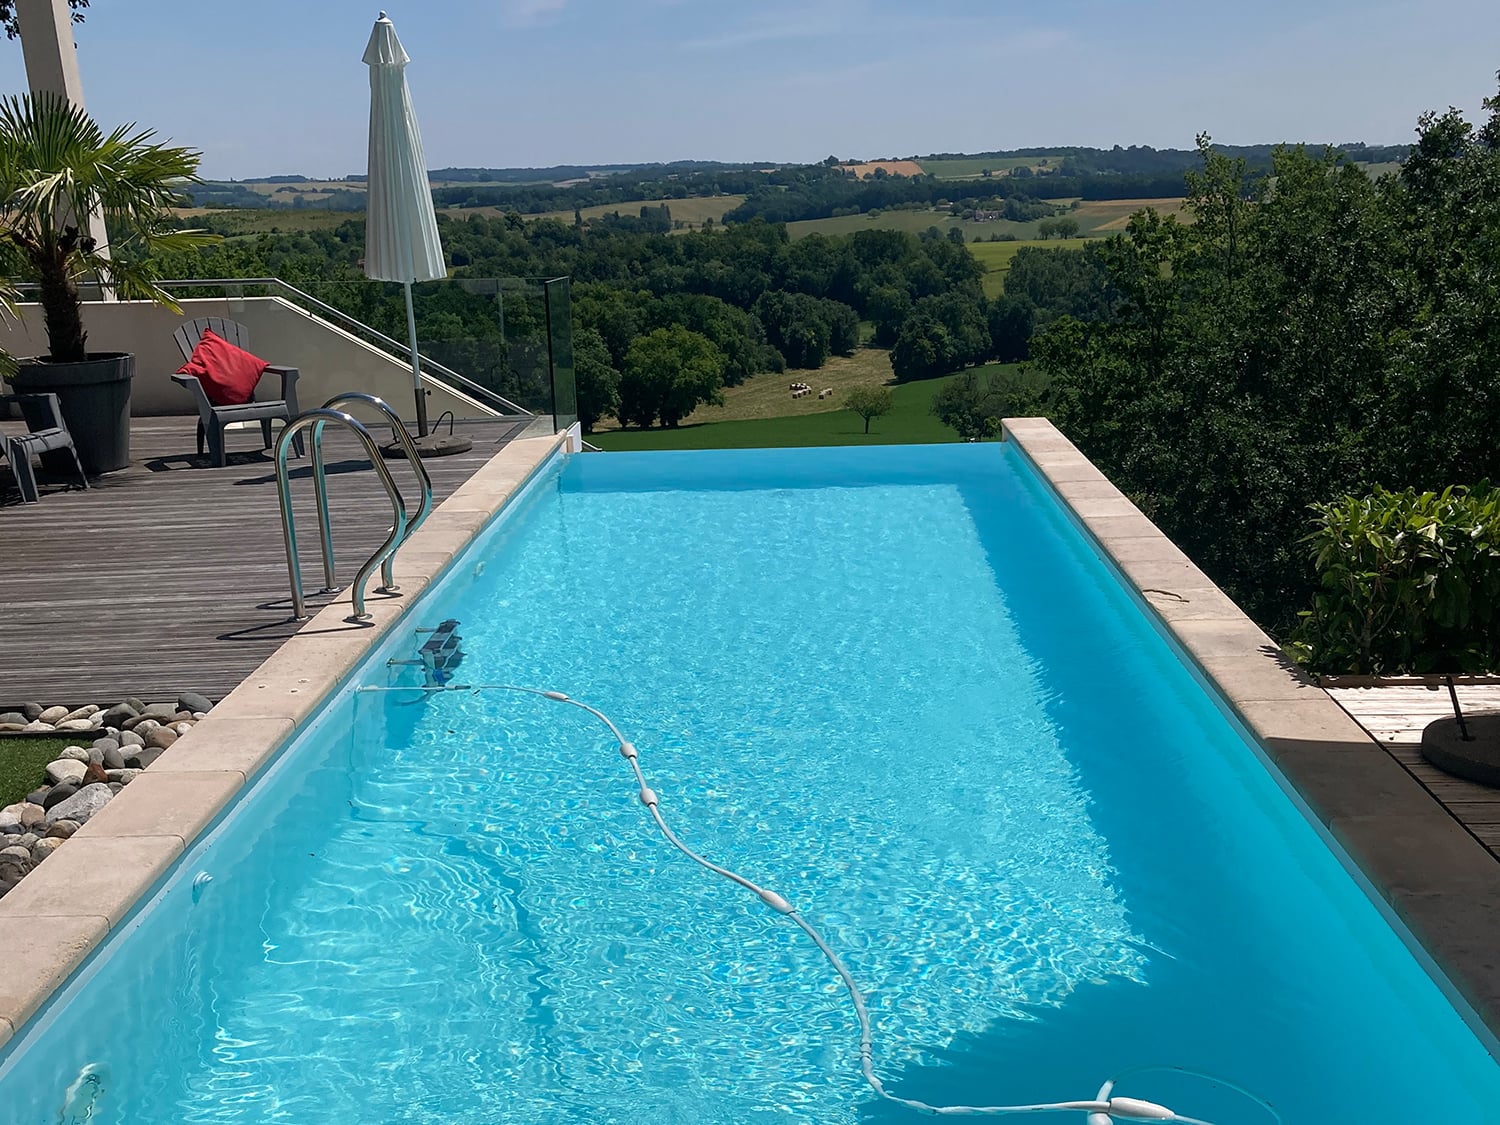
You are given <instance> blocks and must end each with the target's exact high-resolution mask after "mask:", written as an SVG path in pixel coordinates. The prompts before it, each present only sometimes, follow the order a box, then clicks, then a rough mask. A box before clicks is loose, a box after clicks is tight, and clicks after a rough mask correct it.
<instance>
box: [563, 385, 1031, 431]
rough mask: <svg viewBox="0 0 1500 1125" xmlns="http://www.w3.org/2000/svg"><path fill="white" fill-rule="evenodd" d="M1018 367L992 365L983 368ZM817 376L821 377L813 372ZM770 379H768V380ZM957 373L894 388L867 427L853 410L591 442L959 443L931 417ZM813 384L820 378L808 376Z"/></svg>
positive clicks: (715, 423)
mask: <svg viewBox="0 0 1500 1125" xmlns="http://www.w3.org/2000/svg"><path fill="white" fill-rule="evenodd" d="M1013 366H1014V365H1002V364H987V365H986V366H985V367H984V368H982V369H981V370H985V371H990V370H1001V369H1002V368H1005V369H1009V368H1012V367H1013ZM814 374H816V373H814ZM763 377H768V376H763ZM957 377H958V376H957V375H945V376H943V377H942V378H940V379H924V380H922V381H921V382H917V383H905V384H902V385H900V386H896V387H893V388H892V390H893V391H894V392H895V398H896V408H895V410H893V411H892V412H891V413H889V414H887V415H886V416H885V417H884V418H876V419H874V420H873V421H872V422H871V423H870V433H869V435H868V436H866V435H865V432H864V431H865V423H864V420H863V419H862V418H860V417H859V415H857V414H854V413H852V412H851V411H848V410H831V411H825V412H823V413H821V414H803V415H798V416H795V417H782V418H757V419H753V420H746V421H738V422H707V423H704V424H703V425H696V426H680V427H678V428H677V429H675V430H613V431H610V432H608V433H597V434H594V435H592V436H591V437H590V438H589V441H591V442H593V443H594V444H595V445H597V446H599V447H600V448H601V449H612V450H630V449H768V448H785V447H791V446H804V445H917V444H923V443H928V442H947V441H957V440H958V434H956V433H955V432H954V431H952V430H950V429H949V428H948V427H947V426H945V425H943V424H942V423H941V422H939V421H938V420H937V419H936V418H934V417H933V416H932V399H933V396H934V395H936V394H937V393H938V391H940V390H941V389H942V388H943V387H944V386H945V385H946V384H947V383H949V382H951V381H952V380H954V379H956V378H957ZM808 381H809V382H814V383H815V382H816V379H814V378H811V377H810V378H809V380H808Z"/></svg>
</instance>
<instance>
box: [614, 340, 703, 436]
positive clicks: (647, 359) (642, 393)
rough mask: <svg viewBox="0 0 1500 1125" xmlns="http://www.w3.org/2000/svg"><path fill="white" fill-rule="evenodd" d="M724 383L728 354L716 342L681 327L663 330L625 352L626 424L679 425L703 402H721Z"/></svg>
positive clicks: (622, 416) (623, 421)
mask: <svg viewBox="0 0 1500 1125" xmlns="http://www.w3.org/2000/svg"><path fill="white" fill-rule="evenodd" d="M723 385H724V353H723V352H721V351H720V350H719V349H718V348H716V347H714V344H713V341H712V340H710V339H708V338H707V337H706V336H702V335H699V334H698V333H697V332H693V331H690V330H689V329H686V328H683V327H682V326H681V325H674V326H673V327H671V328H657V329H655V330H654V331H652V332H651V333H649V334H648V335H645V336H637V337H636V338H635V340H634V342H633V343H631V345H630V350H629V351H628V352H626V353H625V369H624V371H622V372H621V373H620V405H619V410H618V416H619V419H620V424H621V425H624V426H639V427H646V426H650V425H653V424H654V423H655V422H656V421H657V419H660V420H661V424H662V425H663V426H676V425H677V423H679V422H681V421H682V420H683V419H684V418H686V417H687V416H688V415H689V414H691V413H692V412H693V410H694V408H696V407H697V406H698V405H699V404H700V403H704V402H721V401H722V396H721V395H720V393H719V390H720V388H721V387H723Z"/></svg>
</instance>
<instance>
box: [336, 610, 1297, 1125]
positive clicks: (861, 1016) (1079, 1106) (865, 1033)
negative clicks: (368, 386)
mask: <svg viewBox="0 0 1500 1125" xmlns="http://www.w3.org/2000/svg"><path fill="white" fill-rule="evenodd" d="M445 624H446V622H445ZM358 690H360V691H395V692H399V691H413V690H416V691H425V692H440V691H461V692H470V693H474V694H478V693H479V692H485V691H506V692H515V693H517V694H521V695H534V696H540V697H541V698H543V699H549V700H551V701H552V702H554V703H562V704H565V705H567V706H569V707H576V708H578V709H579V710H581V711H586V712H587V713H588V714H590V715H592V716H593V717H594V718H595V719H597V720H598V721H599V722H601V723H603V724H604V725H605V726H606V727H608V728H609V732H610V734H611V735H613V736H614V739H615V741H616V743H617V744H618V745H619V750H620V756H621V757H622V758H624V759H625V761H626V762H627V763H628V764H629V766H630V770H631V773H632V774H633V775H634V777H635V782H636V785H637V787H638V793H637V796H638V798H639V799H640V802H641V804H642V805H643V806H645V808H646V811H647V812H648V813H649V814H650V816H651V819H652V820H653V821H654V822H655V823H656V828H657V831H658V832H660V833H661V835H662V837H663V838H664V839H665V840H666V841H667V843H669V844H671V845H672V846H673V847H674V848H676V849H677V850H678V851H679V852H681V853H682V854H683V855H685V856H686V857H687V858H688V859H690V860H692V861H693V862H694V863H696V864H697V865H698V866H699V867H702V868H704V869H705V870H707V871H711V872H713V873H714V874H715V875H718V876H720V877H721V878H724V879H727V880H729V881H730V882H731V883H734V884H736V885H737V886H740V887H743V888H744V889H745V890H747V891H749V892H750V893H751V894H753V895H754V896H755V897H756V898H758V899H760V900H761V902H763V903H765V904H766V905H767V906H769V907H770V908H771V909H772V910H774V911H775V912H776V913H777V914H780V915H781V916H782V917H784V918H786V919H787V920H788V921H789V922H791V923H792V924H793V925H795V926H796V927H797V928H798V929H800V930H801V931H802V932H803V933H805V934H806V935H807V936H808V938H809V940H811V941H812V943H813V945H815V946H817V948H818V951H819V952H820V953H822V954H823V956H824V958H825V959H826V960H827V961H828V964H829V966H830V967H831V968H832V969H833V971H834V972H835V973H836V974H837V975H838V978H839V980H840V981H842V982H843V985H844V989H845V990H846V991H847V992H848V994H849V1000H850V1002H851V1004H852V1005H853V1008H854V1016H855V1019H856V1020H857V1021H858V1023H859V1066H860V1070H861V1072H862V1073H863V1074H864V1079H865V1082H866V1083H867V1084H868V1085H869V1087H870V1089H871V1090H873V1091H874V1092H875V1094H876V1095H877V1096H878V1097H880V1098H882V1099H884V1100H885V1101H888V1102H894V1103H895V1104H896V1105H902V1106H906V1107H907V1108H908V1109H913V1110H916V1111H917V1112H918V1113H924V1114H932V1115H938V1116H953V1117H964V1116H967V1117H976V1116H987V1117H999V1116H1004V1115H1008V1114H1022V1113H1074V1114H1078V1113H1082V1114H1084V1115H1085V1125H1118V1123H1122V1122H1134V1121H1168V1122H1177V1123H1178V1125H1214V1123H1213V1122H1210V1121H1205V1120H1203V1119H1202V1118H1199V1117H1189V1116H1188V1115H1186V1114H1183V1113H1178V1112H1177V1111H1176V1110H1173V1109H1169V1108H1168V1107H1167V1106H1164V1105H1159V1104H1157V1103H1156V1102H1152V1101H1146V1100H1144V1099H1142V1098H1132V1097H1125V1096H1122V1095H1118V1094H1115V1093H1114V1090H1115V1087H1116V1086H1117V1085H1118V1084H1119V1082H1120V1081H1121V1080H1122V1079H1123V1078H1125V1077H1127V1076H1131V1075H1140V1074H1147V1073H1152V1072H1161V1073H1174V1074H1180V1075H1191V1076H1193V1077H1196V1078H1201V1079H1203V1080H1204V1081H1206V1082H1209V1083H1211V1084H1213V1085H1216V1086H1220V1087H1223V1088H1224V1089H1227V1090H1231V1091H1233V1092H1234V1093H1236V1094H1239V1095H1240V1096H1241V1097H1243V1098H1245V1099H1246V1100H1247V1101H1249V1102H1252V1103H1253V1104H1255V1105H1257V1106H1259V1107H1260V1108H1261V1109H1263V1110H1264V1111H1265V1112H1266V1113H1267V1114H1268V1115H1269V1117H1270V1119H1271V1120H1272V1121H1275V1122H1276V1123H1277V1125H1285V1122H1284V1121H1283V1119H1282V1116H1281V1114H1280V1113H1279V1112H1277V1110H1276V1109H1275V1107H1273V1106H1272V1105H1271V1103H1270V1102H1268V1101H1266V1100H1265V1099H1264V1098H1261V1097H1258V1096H1257V1095H1255V1094H1252V1093H1250V1091H1248V1090H1245V1089H1243V1088H1242V1087H1240V1086H1238V1085H1236V1084H1235V1083H1233V1082H1230V1081H1228V1080H1226V1079H1224V1078H1220V1077H1218V1076H1216V1075H1212V1074H1204V1073H1203V1072H1201V1071H1196V1070H1190V1069H1188V1068H1186V1067H1176V1066H1138V1067H1131V1068H1130V1069H1128V1070H1124V1071H1121V1072H1119V1073H1117V1074H1115V1075H1113V1076H1111V1077H1110V1078H1108V1079H1106V1080H1105V1081H1104V1083H1103V1084H1102V1085H1101V1086H1100V1087H1099V1090H1098V1092H1097V1093H1096V1094H1095V1095H1094V1096H1093V1097H1092V1098H1084V1099H1079V1100H1077V1101H1059V1102H1036V1103H1032V1104H1027V1105H989V1106H973V1105H943V1106H940V1105H930V1104H928V1103H927V1102H922V1101H917V1100H915V1099H913V1098H903V1097H899V1096H897V1095H896V1094H892V1093H891V1092H890V1091H889V1090H887V1089H886V1088H885V1084H884V1083H883V1082H881V1080H880V1076H879V1075H878V1074H876V1073H875V1057H874V1055H875V1049H874V1033H873V1031H872V1029H871V1021H870V1012H869V1008H868V1007H867V1005H866V1003H865V996H864V993H863V992H862V991H860V987H859V984H858V982H856V981H855V979H854V976H853V974H852V973H850V972H849V968H848V966H846V965H845V964H844V961H843V958H841V957H840V956H839V955H838V953H837V952H835V951H834V949H833V947H832V946H830V945H829V944H828V942H827V941H826V940H824V938H823V935H822V934H821V933H819V932H818V930H817V929H816V928H815V927H814V926H813V925H812V923H810V922H809V921H808V920H807V919H806V918H804V917H803V916H802V914H801V913H800V912H799V911H798V910H797V908H796V907H795V906H793V905H792V904H791V903H790V902H788V901H787V900H786V899H785V898H784V897H783V896H781V895H780V894H778V893H777V892H776V891H774V890H772V889H770V888H768V887H762V886H758V885H757V884H755V883H753V882H751V881H750V880H749V879H747V878H745V877H744V876H743V875H740V874H738V873H737V872H734V871H731V870H729V869H728V868H726V867H720V866H719V865H718V864H716V863H714V862H712V861H711V860H708V859H705V858H704V857H703V856H701V855H699V854H698V853H697V852H695V851H693V849H692V848H690V847H688V846H687V845H686V844H684V843H683V842H682V840H681V839H679V838H678V836H677V834H676V833H675V832H673V831H672V829H671V827H670V826H669V825H668V824H667V822H666V819H665V818H664V817H663V816H662V812H661V798H660V796H658V794H657V792H656V790H654V789H652V788H651V786H650V785H649V784H647V782H646V775H645V773H644V772H643V771H642V769H641V761H640V751H639V750H637V749H636V747H635V744H634V743H632V742H631V741H630V740H629V739H628V738H626V737H625V735H624V734H623V733H622V732H621V731H620V728H619V727H617V726H616V725H615V724H614V721H613V720H611V719H610V717H609V716H608V715H606V714H604V712H603V711H600V710H599V709H598V708H596V707H591V706H590V705H589V704H587V703H584V702H582V701H581V700H577V699H573V698H572V697H571V696H568V695H565V694H564V693H562V692H560V691H545V690H543V689H541V688H532V687H521V686H518V685H515V684H432V683H431V682H430V681H429V683H428V685H427V686H426V687H417V688H411V687H365V688H360V689H358Z"/></svg>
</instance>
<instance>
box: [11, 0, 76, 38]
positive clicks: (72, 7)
mask: <svg viewBox="0 0 1500 1125" xmlns="http://www.w3.org/2000/svg"><path fill="white" fill-rule="evenodd" d="M88 6H89V0H68V10H69V12H70V14H71V16H72V19H73V22H74V23H82V22H83V13H82V12H81V11H79V9H80V8H87V7H88ZM0 24H3V25H4V27H5V37H6V38H7V39H18V38H20V35H21V26H20V24H18V23H17V22H16V5H15V0H0Z"/></svg>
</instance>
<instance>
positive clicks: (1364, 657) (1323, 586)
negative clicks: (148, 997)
mask: <svg viewBox="0 0 1500 1125" xmlns="http://www.w3.org/2000/svg"><path fill="white" fill-rule="evenodd" d="M1316 510H1317V526H1316V529H1315V530H1314V532H1313V533H1312V534H1311V535H1310V536H1308V537H1307V540H1308V542H1309V543H1310V544H1311V545H1312V548H1313V553H1314V565H1315V566H1316V567H1317V572H1318V581H1319V587H1320V589H1319V591H1318V593H1317V595H1316V596H1315V597H1314V598H1313V608H1312V609H1311V610H1309V611H1306V612H1305V613H1304V614H1303V615H1302V621H1301V623H1300V625H1299V626H1298V628H1297V631H1296V634H1295V635H1294V638H1293V643H1292V645H1291V646H1290V647H1291V650H1292V652H1293V654H1294V655H1295V656H1296V657H1297V659H1298V660H1300V661H1302V662H1303V663H1305V664H1307V665H1308V666H1309V667H1311V668H1312V669H1314V670H1315V671H1323V672H1359V673H1381V672H1432V671H1440V672H1487V671H1494V670H1496V669H1500V489H1495V488H1491V487H1490V486H1489V485H1488V484H1482V485H1479V486H1477V487H1475V488H1473V489H1463V488H1446V489H1444V490H1443V491H1442V492H1420V493H1419V492H1417V490H1416V489H1412V488H1408V489H1404V490H1403V491H1401V492H1389V491H1387V490H1385V489H1383V488H1376V489H1375V491H1374V493H1373V494H1372V495H1369V496H1348V497H1344V498H1343V499H1341V500H1337V501H1334V502H1332V503H1329V504H1322V505H1318V506H1317V509H1316Z"/></svg>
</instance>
